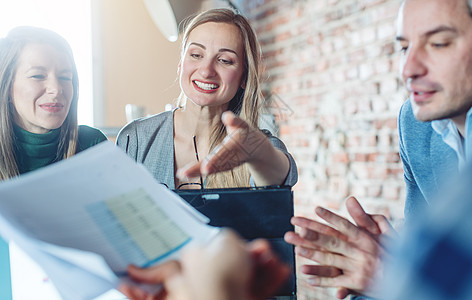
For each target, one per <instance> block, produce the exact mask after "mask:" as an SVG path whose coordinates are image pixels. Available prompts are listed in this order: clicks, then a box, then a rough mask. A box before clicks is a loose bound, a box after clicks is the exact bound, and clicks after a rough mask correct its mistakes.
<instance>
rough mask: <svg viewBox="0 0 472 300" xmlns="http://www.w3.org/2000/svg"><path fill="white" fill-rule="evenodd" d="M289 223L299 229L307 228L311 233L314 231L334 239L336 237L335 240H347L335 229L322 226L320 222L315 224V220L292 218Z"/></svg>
mask: <svg viewBox="0 0 472 300" xmlns="http://www.w3.org/2000/svg"><path fill="white" fill-rule="evenodd" d="M291 223H292V224H293V225H295V226H298V227H300V228H302V229H303V228H308V229H310V230H311V231H314V232H319V233H322V234H325V235H331V236H334V237H337V238H340V239H343V240H346V239H347V238H346V237H345V236H344V235H343V234H342V233H341V232H339V231H337V230H336V229H334V228H332V227H330V226H327V225H325V224H322V223H320V222H317V221H315V220H311V219H308V218H304V217H293V218H292V219H291Z"/></svg>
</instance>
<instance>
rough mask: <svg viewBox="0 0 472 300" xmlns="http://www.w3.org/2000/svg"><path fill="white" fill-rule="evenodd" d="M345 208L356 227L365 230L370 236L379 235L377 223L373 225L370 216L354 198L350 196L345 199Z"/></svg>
mask: <svg viewBox="0 0 472 300" xmlns="http://www.w3.org/2000/svg"><path fill="white" fill-rule="evenodd" d="M346 207H347V211H348V212H349V214H350V215H351V217H352V219H353V220H354V222H355V223H356V224H357V226H359V227H361V228H364V229H366V230H367V231H369V232H370V233H372V234H375V235H379V234H381V231H380V229H379V227H378V226H377V223H375V222H374V220H373V219H372V218H371V216H370V215H369V214H367V213H366V212H365V211H364V209H363V208H362V206H361V205H360V204H359V201H357V199H356V198H355V197H352V196H351V197H349V198H347V200H346Z"/></svg>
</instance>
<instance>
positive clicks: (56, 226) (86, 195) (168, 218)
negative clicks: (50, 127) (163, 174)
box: [0, 142, 218, 299]
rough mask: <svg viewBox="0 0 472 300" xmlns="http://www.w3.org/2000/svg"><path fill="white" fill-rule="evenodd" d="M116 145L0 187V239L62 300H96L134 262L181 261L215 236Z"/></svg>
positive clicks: (123, 276)
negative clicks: (40, 272) (30, 262)
mask: <svg viewBox="0 0 472 300" xmlns="http://www.w3.org/2000/svg"><path fill="white" fill-rule="evenodd" d="M206 223H208V219H207V218H206V217H205V216H203V215H201V214H200V213H198V212H197V211H196V210H194V209H193V208H192V207H191V206H189V205H188V204H187V203H186V202H185V201H184V200H182V199H181V198H179V197H178V196H177V195H176V194H174V193H173V192H172V191H170V190H168V189H167V188H166V187H164V186H163V185H161V184H159V183H157V182H156V181H155V180H154V178H153V177H152V176H151V175H150V173H149V172H148V171H147V170H146V169H145V168H144V167H142V166H141V165H138V164H136V163H135V162H134V161H132V160H131V159H130V158H128V157H127V156H126V155H125V154H124V153H123V152H122V151H121V150H120V149H118V148H117V147H115V146H114V145H113V144H112V143H111V142H104V143H101V144H99V145H97V146H95V147H93V148H90V149H88V150H86V151H84V152H82V153H79V154H78V155H76V156H74V157H73V158H71V159H67V160H64V161H61V162H58V163H55V164H53V165H51V166H48V167H46V168H43V169H40V170H38V171H35V172H31V173H28V174H25V175H23V176H20V177H19V178H18V179H12V180H9V181H5V182H3V183H1V184H0V234H1V235H2V236H3V237H4V238H5V239H6V240H10V241H14V242H15V243H16V244H17V245H19V246H20V247H21V248H22V249H23V250H24V251H25V252H26V253H27V254H28V255H30V256H31V258H33V259H34V260H35V261H36V262H38V264H39V265H41V267H42V268H43V269H44V270H45V271H46V273H48V275H49V276H50V278H51V280H52V281H53V283H54V285H55V286H56V288H57V289H58V290H59V292H60V293H61V295H62V296H63V297H64V299H92V298H94V297H97V296H99V295H101V294H103V293H104V292H106V291H108V290H109V289H111V288H115V287H116V286H117V284H118V283H119V282H120V280H126V267H127V266H128V265H129V264H135V265H138V266H142V267H146V266H150V265H152V264H155V263H159V262H163V261H165V260H168V259H172V258H176V257H178V255H179V250H181V249H182V248H184V247H186V246H187V245H190V244H193V243H205V242H207V241H208V240H209V239H211V238H212V237H213V236H214V235H215V234H216V233H217V231H218V229H217V228H214V227H210V226H208V225H206Z"/></svg>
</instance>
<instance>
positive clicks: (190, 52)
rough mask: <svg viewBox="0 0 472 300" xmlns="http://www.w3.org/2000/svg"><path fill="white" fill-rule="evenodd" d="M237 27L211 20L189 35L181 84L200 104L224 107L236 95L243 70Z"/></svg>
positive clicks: (242, 52) (242, 53) (241, 42)
mask: <svg viewBox="0 0 472 300" xmlns="http://www.w3.org/2000/svg"><path fill="white" fill-rule="evenodd" d="M244 59H245V58H244V49H243V40H242V38H241V34H240V32H239V29H238V27H236V26H235V25H233V24H227V23H214V22H208V23H204V24H201V25H199V26H197V27H196V28H195V29H194V30H192V32H191V33H190V35H189V38H188V42H187V45H186V46H185V51H184V53H183V57H182V62H181V64H180V69H181V70H180V87H181V88H182V91H183V92H184V94H185V96H186V97H187V98H189V99H190V100H191V101H192V102H193V103H195V104H197V105H199V106H221V105H227V104H228V102H229V101H230V100H231V99H232V98H233V97H234V95H236V92H237V91H238V89H239V87H241V86H242V82H241V81H242V78H243V73H244Z"/></svg>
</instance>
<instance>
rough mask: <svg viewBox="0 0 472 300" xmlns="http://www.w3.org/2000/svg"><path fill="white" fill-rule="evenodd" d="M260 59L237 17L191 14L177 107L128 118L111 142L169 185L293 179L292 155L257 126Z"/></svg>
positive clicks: (245, 24) (250, 35)
mask: <svg viewBox="0 0 472 300" xmlns="http://www.w3.org/2000/svg"><path fill="white" fill-rule="evenodd" d="M260 65H261V55H260V49H259V44H258V42H257V39H256V36H255V34H254V32H253V30H252V28H251V26H250V25H249V23H248V21H247V20H246V19H245V18H244V17H243V16H241V15H239V14H236V13H234V12H233V11H232V10H229V9H213V10H209V11H205V12H202V13H200V14H198V15H196V16H195V17H193V18H190V19H189V20H188V21H187V23H186V26H185V31H184V33H183V42H182V52H181V59H180V63H179V65H178V70H179V81H180V87H181V95H180V97H179V100H178V105H177V108H176V109H174V110H173V111H168V112H163V113H160V114H158V115H155V116H152V117H149V118H143V119H139V120H136V121H133V122H131V123H130V124H128V125H127V126H125V127H124V128H123V129H122V130H121V132H120V133H119V135H118V138H117V145H118V146H119V147H121V148H123V149H124V150H126V151H127V153H128V155H129V156H131V157H132V158H133V159H135V160H136V161H137V162H139V163H142V164H144V166H145V167H146V168H147V169H148V170H149V171H150V172H151V173H152V174H153V175H154V177H155V178H156V179H157V180H158V181H159V182H161V183H164V184H166V185H167V186H168V187H169V188H171V189H175V188H178V187H179V186H186V187H192V185H189V184H195V183H196V184H203V185H204V187H205V188H225V187H246V186H250V185H251V184H252V185H258V186H265V185H282V184H284V185H294V184H295V183H296V181H297V170H296V165H295V162H294V160H293V158H292V156H291V155H290V154H289V153H288V152H287V149H286V148H285V146H284V144H283V143H282V142H281V141H280V140H279V139H277V138H276V137H274V136H272V135H271V134H270V133H269V132H267V131H261V130H259V129H257V125H258V124H257V123H258V118H259V109H260V106H261V101H262V94H261V91H260V87H259V77H260V67H261V66H260ZM199 158H200V159H199ZM199 175H203V179H202V178H201V177H200V180H199V179H198V176H199Z"/></svg>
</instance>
